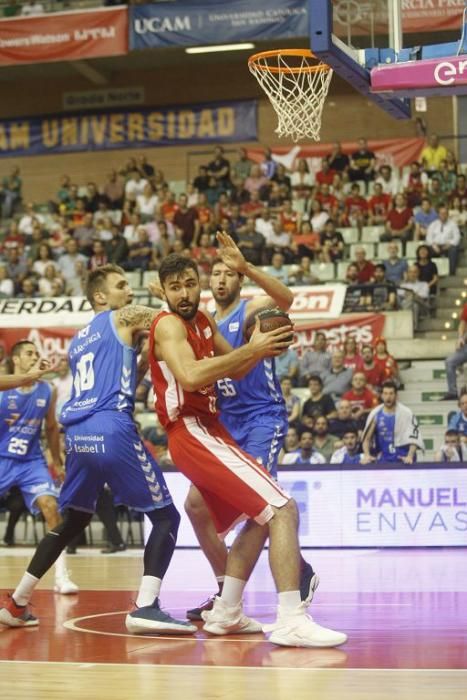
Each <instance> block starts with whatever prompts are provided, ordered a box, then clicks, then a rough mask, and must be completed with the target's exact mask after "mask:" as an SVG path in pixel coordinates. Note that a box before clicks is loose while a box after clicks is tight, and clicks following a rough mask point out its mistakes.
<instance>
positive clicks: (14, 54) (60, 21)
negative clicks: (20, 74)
mask: <svg viewBox="0 0 467 700" xmlns="http://www.w3.org/2000/svg"><path fill="white" fill-rule="evenodd" d="M126 53H128V9H127V8H126V7H116V8H114V7H109V8H102V9H97V10H85V11H83V10H79V11H77V12H76V11H71V12H55V13H51V14H44V15H38V16H33V17H12V18H10V19H3V20H1V21H0V66H9V65H16V64H19V63H44V62H48V61H79V60H82V59H84V58H97V57H102V56H121V55H123V54H126Z"/></svg>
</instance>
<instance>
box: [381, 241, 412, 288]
mask: <svg viewBox="0 0 467 700" xmlns="http://www.w3.org/2000/svg"><path fill="white" fill-rule="evenodd" d="M386 250H387V258H386V260H384V261H383V265H384V269H385V272H386V280H387V281H388V282H393V283H394V284H395V285H399V284H400V283H401V282H402V280H404V279H405V277H406V275H407V270H408V267H409V266H408V263H407V260H404V259H403V258H400V257H399V246H398V244H397V243H388V246H387V248H386Z"/></svg>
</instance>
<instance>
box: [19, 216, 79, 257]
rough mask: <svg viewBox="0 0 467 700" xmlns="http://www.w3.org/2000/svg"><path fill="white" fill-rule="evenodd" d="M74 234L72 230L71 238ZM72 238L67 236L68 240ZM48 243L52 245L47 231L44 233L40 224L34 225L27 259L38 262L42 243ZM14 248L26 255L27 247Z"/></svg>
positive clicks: (70, 232)
mask: <svg viewBox="0 0 467 700" xmlns="http://www.w3.org/2000/svg"><path fill="white" fill-rule="evenodd" d="M72 233H73V231H72V230H70V231H69V234H70V236H71V234H72ZM70 236H67V238H69V237H70ZM26 238H27V237H26ZM47 242H48V243H49V244H50V241H48V240H47V239H46V234H45V231H43V230H42V229H41V226H40V224H34V225H33V227H32V235H31V239H30V242H29V245H28V246H27V256H26V257H27V259H28V260H32V261H34V260H36V259H37V256H38V255H39V248H40V247H41V245H42V243H47ZM13 247H14V248H18V249H20V250H21V251H22V253H24V250H25V247H24V246H23V245H16V246H13ZM7 250H8V248H6V250H5V252H6V251H7Z"/></svg>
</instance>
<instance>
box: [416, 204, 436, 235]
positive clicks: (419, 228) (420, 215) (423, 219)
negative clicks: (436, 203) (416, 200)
mask: <svg viewBox="0 0 467 700" xmlns="http://www.w3.org/2000/svg"><path fill="white" fill-rule="evenodd" d="M437 218H438V212H437V211H436V209H434V208H433V207H432V206H431V200H430V198H429V197H423V198H422V201H421V204H420V207H418V209H417V211H416V212H415V215H414V222H415V229H414V230H415V233H414V240H415V241H423V240H425V238H426V232H427V230H428V226H429V225H430V224H431V223H432V222H433V221H436V219H437Z"/></svg>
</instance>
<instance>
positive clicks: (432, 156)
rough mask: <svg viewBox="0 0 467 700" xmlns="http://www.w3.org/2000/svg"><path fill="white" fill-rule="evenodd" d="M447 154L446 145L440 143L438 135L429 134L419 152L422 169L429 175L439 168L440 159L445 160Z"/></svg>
mask: <svg viewBox="0 0 467 700" xmlns="http://www.w3.org/2000/svg"><path fill="white" fill-rule="evenodd" d="M447 154H448V152H447V150H446V147H445V146H442V145H441V144H440V142H439V138H438V136H437V135H436V134H431V136H429V138H428V141H427V144H426V146H425V148H424V149H423V150H422V153H421V159H422V164H423V169H424V170H426V172H427V173H428V175H429V176H430V177H431V176H432V175H434V174H435V173H436V171H437V170H439V167H440V164H441V161H442V160H446V157H447Z"/></svg>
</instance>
